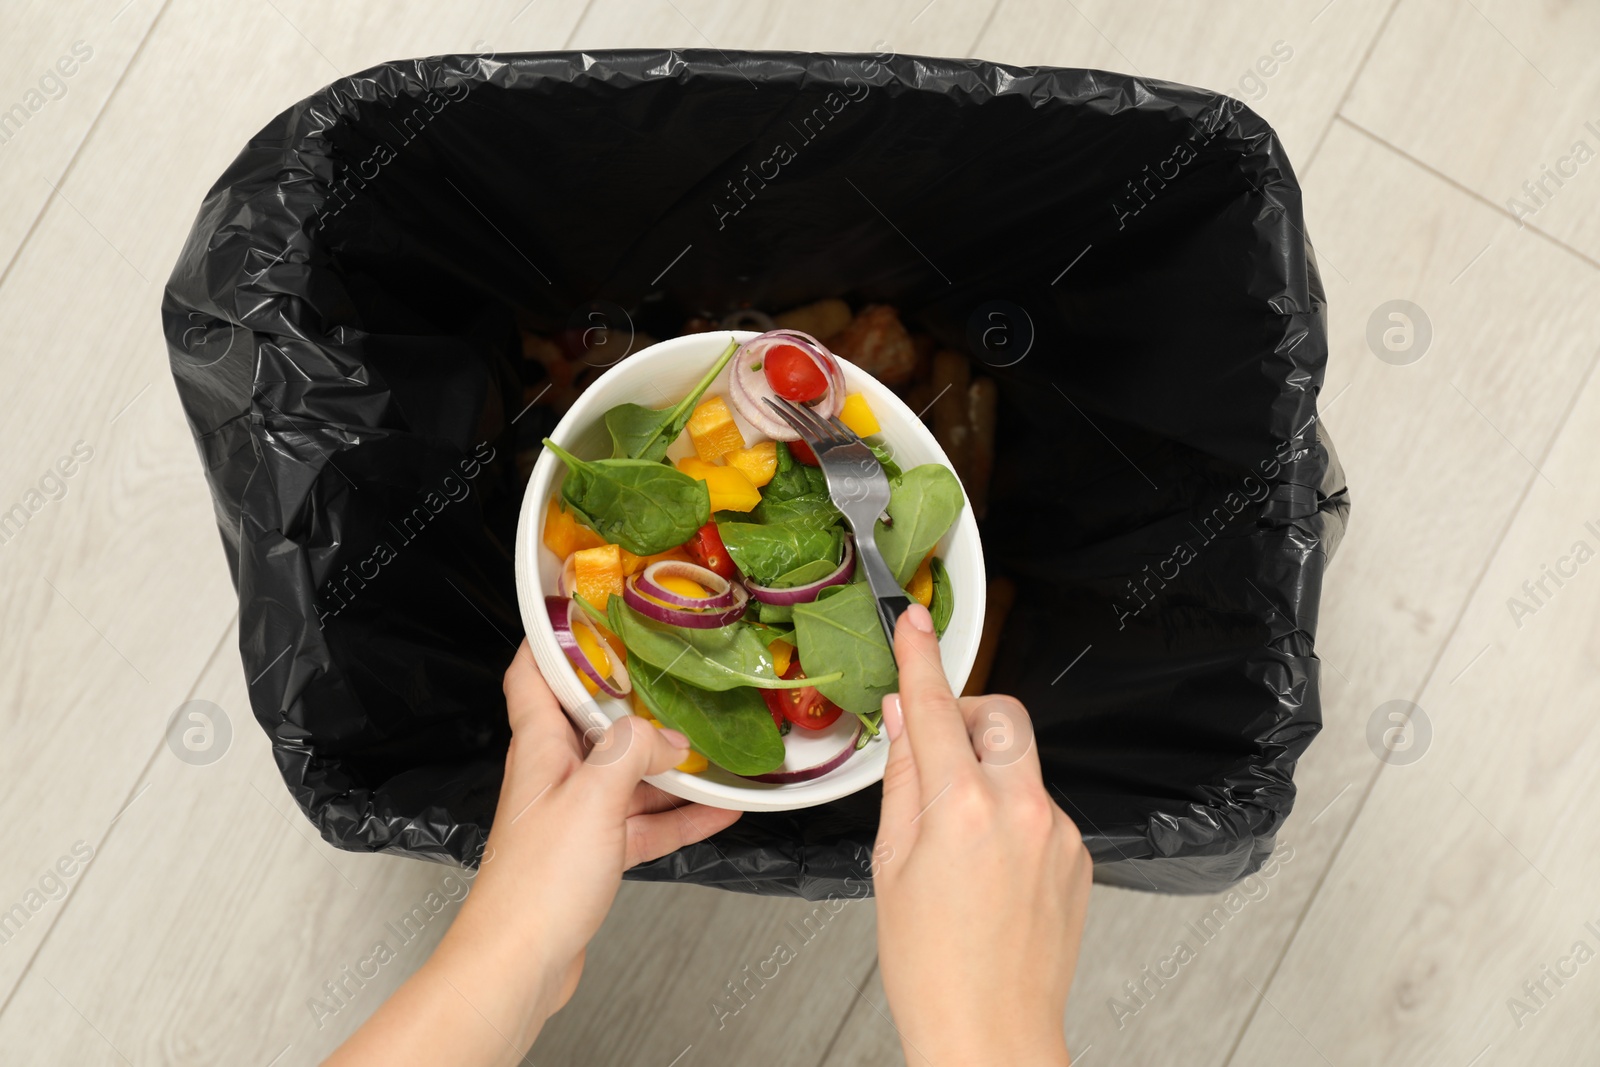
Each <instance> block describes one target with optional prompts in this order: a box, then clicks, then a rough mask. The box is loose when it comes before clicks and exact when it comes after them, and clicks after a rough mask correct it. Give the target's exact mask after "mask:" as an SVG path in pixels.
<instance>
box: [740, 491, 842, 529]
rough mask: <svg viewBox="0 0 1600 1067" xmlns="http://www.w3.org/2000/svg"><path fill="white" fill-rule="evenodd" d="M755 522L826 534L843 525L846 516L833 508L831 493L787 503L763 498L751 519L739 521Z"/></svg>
mask: <svg viewBox="0 0 1600 1067" xmlns="http://www.w3.org/2000/svg"><path fill="white" fill-rule="evenodd" d="M751 519H754V520H755V521H756V522H758V523H760V524H761V525H763V526H809V527H811V528H812V529H814V530H825V529H827V528H828V527H830V526H836V525H838V524H839V523H841V522H843V521H844V516H843V515H841V514H840V513H839V509H838V508H836V507H834V506H833V501H832V500H830V499H829V498H828V494H827V493H805V494H803V495H801V496H795V497H789V498H788V499H786V500H775V499H773V498H771V497H768V496H763V497H762V498H761V503H759V504H757V505H756V506H755V507H754V508H753V509H751V511H750V513H749V514H748V515H741V516H739V518H738V519H737V520H735V521H740V522H744V521H749V520H751Z"/></svg>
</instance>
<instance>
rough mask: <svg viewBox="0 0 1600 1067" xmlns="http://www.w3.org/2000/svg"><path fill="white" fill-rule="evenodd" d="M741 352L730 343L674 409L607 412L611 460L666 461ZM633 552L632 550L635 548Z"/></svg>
mask: <svg viewBox="0 0 1600 1067" xmlns="http://www.w3.org/2000/svg"><path fill="white" fill-rule="evenodd" d="M738 350H739V342H738V341H729V342H728V347H727V348H725V349H723V352H722V355H721V356H719V357H717V362H716V363H715V364H714V365H713V366H712V368H711V371H710V373H708V374H707V375H706V376H705V377H704V378H701V379H700V382H699V384H698V385H696V386H695V387H694V388H693V389H692V390H690V391H689V395H688V396H686V397H684V398H683V399H682V400H680V401H678V402H677V404H675V405H673V406H672V407H670V408H647V407H644V406H642V405H639V404H618V405H617V406H616V407H614V408H612V409H611V410H610V411H608V412H606V417H605V423H606V429H607V430H609V431H610V432H611V457H612V458H613V459H649V460H661V459H664V458H666V455H667V449H668V448H670V447H671V446H672V442H674V441H676V440H677V439H678V435H679V434H681V433H683V428H684V427H685V426H687V425H689V416H690V415H693V414H694V406H695V405H696V404H698V403H699V402H700V398H701V397H702V396H703V395H705V391H706V390H707V389H709V388H711V383H712V382H714V381H716V379H717V375H719V374H721V373H722V368H723V367H726V366H727V365H728V361H729V360H730V359H732V358H733V354H734V353H735V352H737V351H738ZM629 551H632V550H631V549H630V550H629Z"/></svg>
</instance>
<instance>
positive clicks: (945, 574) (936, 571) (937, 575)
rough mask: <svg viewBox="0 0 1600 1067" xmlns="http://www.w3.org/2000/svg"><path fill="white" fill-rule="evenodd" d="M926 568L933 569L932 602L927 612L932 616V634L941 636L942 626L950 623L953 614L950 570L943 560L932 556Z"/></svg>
mask: <svg viewBox="0 0 1600 1067" xmlns="http://www.w3.org/2000/svg"><path fill="white" fill-rule="evenodd" d="M928 569H929V570H931V571H933V602H932V603H931V604H929V605H928V614H930V615H932V616H933V632H934V634H935V635H936V636H938V637H943V636H944V628H945V627H946V626H949V625H950V616H952V615H954V614H955V610H956V591H955V589H954V587H952V586H951V584H950V572H949V570H947V569H946V568H945V565H944V560H942V559H940V558H939V557H938V556H934V557H933V560H932V561H931V562H930V563H929V564H928Z"/></svg>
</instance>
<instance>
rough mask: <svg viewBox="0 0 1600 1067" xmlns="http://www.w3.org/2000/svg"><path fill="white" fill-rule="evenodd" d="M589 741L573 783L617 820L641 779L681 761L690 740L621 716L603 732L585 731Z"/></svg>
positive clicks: (622, 817) (640, 720)
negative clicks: (586, 754) (590, 746)
mask: <svg viewBox="0 0 1600 1067" xmlns="http://www.w3.org/2000/svg"><path fill="white" fill-rule="evenodd" d="M584 740H586V741H592V742H593V743H594V747H593V748H591V749H590V750H589V755H588V756H587V757H585V759H584V761H583V765H582V766H581V767H579V768H578V769H577V771H575V772H574V773H573V776H572V781H573V784H574V785H575V786H576V787H577V788H579V789H581V790H583V791H585V792H587V793H589V794H591V802H592V803H594V804H595V805H597V806H599V807H600V809H601V810H602V811H604V812H605V813H606V814H607V815H608V816H610V815H615V817H616V819H617V821H618V822H619V823H620V822H621V821H622V820H623V819H626V818H627V817H628V804H629V802H630V801H631V799H632V797H633V790H634V787H635V786H637V785H638V784H639V781H640V779H642V778H645V777H647V776H648V775H652V774H662V773H664V772H666V771H669V770H671V769H672V768H673V767H676V766H677V765H678V764H680V763H682V762H683V757H684V756H685V755H686V754H687V753H688V751H689V739H688V738H687V737H684V736H683V735H682V734H680V733H679V732H678V731H676V730H667V729H657V728H656V727H654V726H651V725H650V724H649V723H648V722H646V721H645V720H644V719H642V718H640V717H639V716H637V715H624V716H622V718H620V719H618V720H616V721H615V722H613V723H612V724H611V725H610V726H609V727H607V728H606V729H605V730H602V731H591V732H590V733H588V734H585V736H584Z"/></svg>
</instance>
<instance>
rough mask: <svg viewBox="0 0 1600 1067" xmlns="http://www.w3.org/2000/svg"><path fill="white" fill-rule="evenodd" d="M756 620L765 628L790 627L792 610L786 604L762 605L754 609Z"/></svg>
mask: <svg viewBox="0 0 1600 1067" xmlns="http://www.w3.org/2000/svg"><path fill="white" fill-rule="evenodd" d="M756 618H758V619H760V620H761V621H762V623H764V624H765V625H767V626H792V625H793V624H794V608H793V607H791V606H790V605H788V604H762V605H760V606H759V607H757V608H756Z"/></svg>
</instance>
